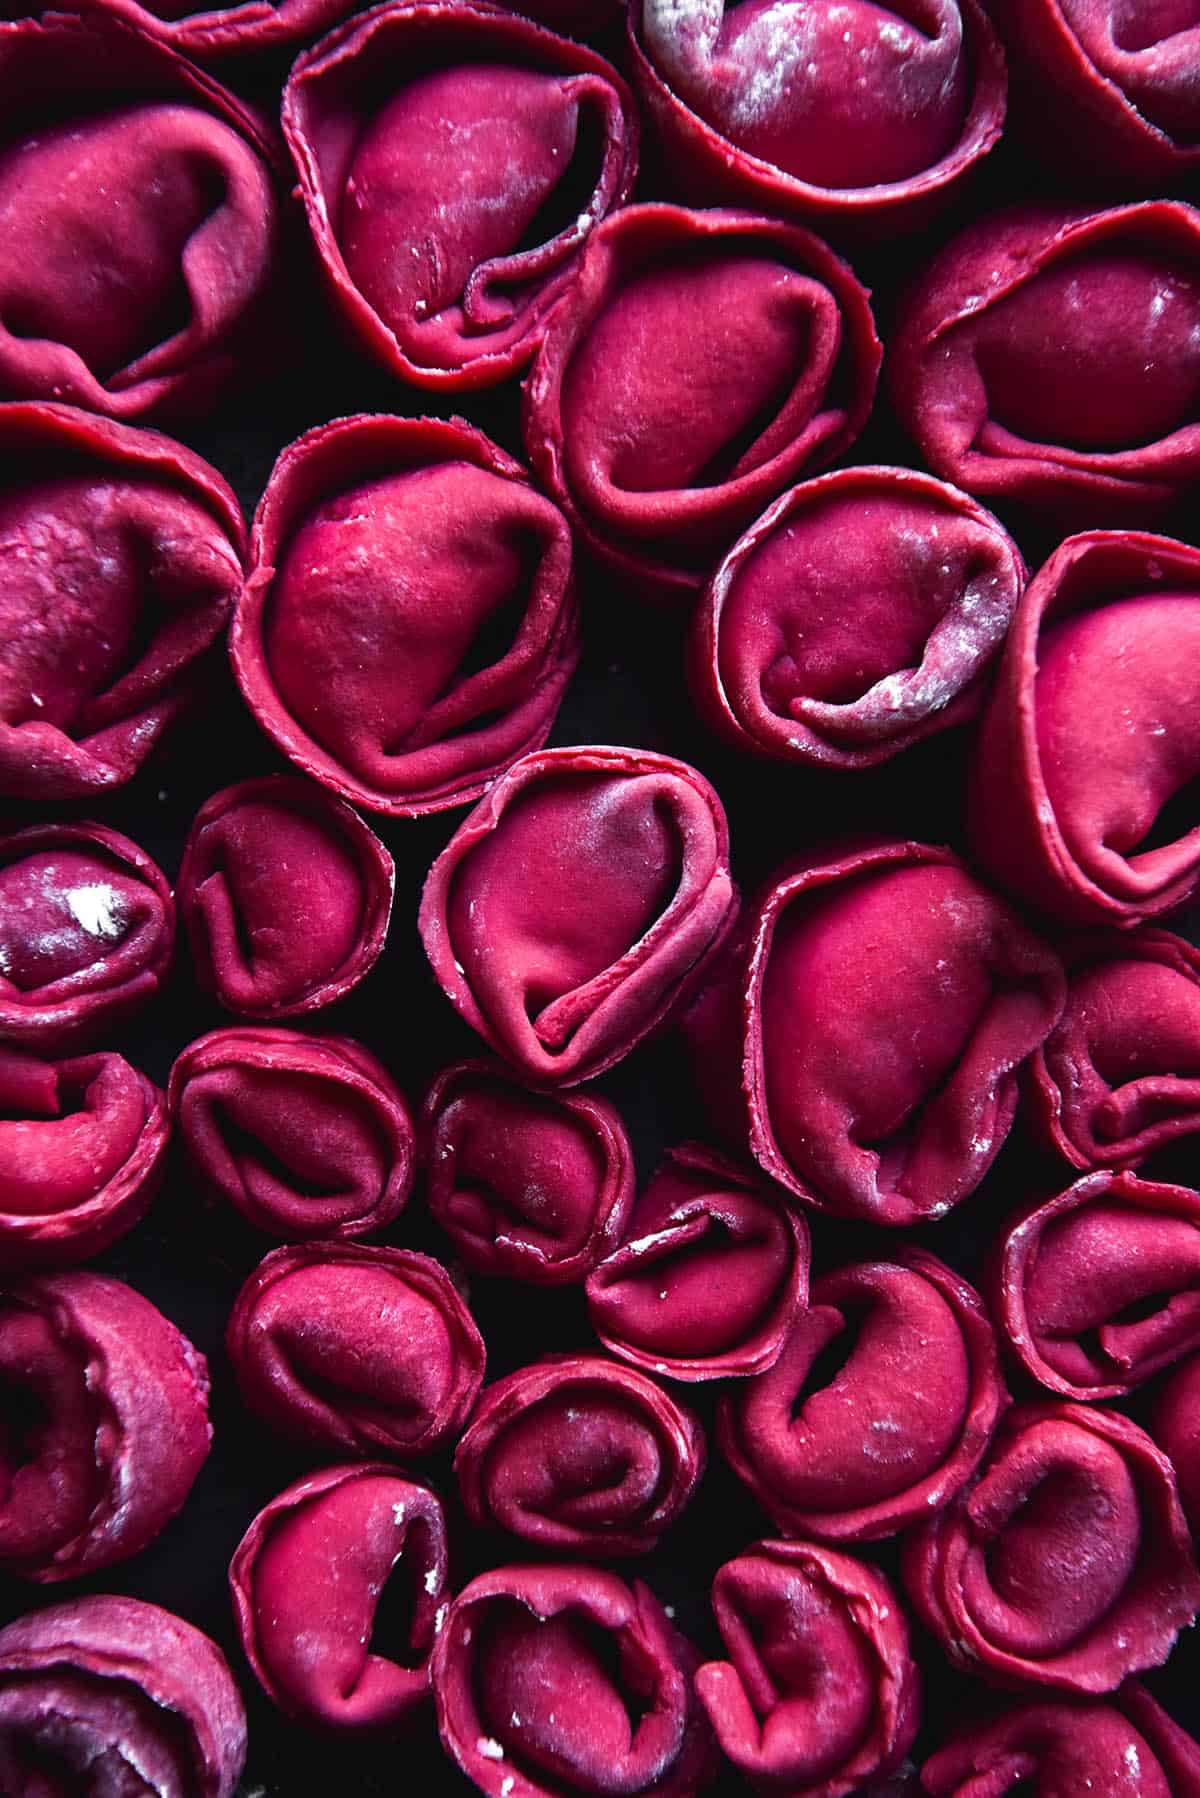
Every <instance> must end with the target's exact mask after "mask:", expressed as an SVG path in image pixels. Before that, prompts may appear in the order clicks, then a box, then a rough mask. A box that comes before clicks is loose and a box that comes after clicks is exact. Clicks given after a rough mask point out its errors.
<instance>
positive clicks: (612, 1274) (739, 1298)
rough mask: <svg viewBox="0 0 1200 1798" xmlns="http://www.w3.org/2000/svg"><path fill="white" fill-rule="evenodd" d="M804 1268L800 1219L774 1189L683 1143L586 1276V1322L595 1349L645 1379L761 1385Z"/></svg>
mask: <svg viewBox="0 0 1200 1798" xmlns="http://www.w3.org/2000/svg"><path fill="white" fill-rule="evenodd" d="M808 1263H809V1240H808V1228H807V1226H806V1224H805V1222H804V1218H803V1217H802V1215H801V1214H800V1211H799V1209H798V1208H797V1207H795V1206H793V1205H792V1204H791V1203H790V1202H789V1201H788V1199H787V1198H786V1197H785V1195H784V1194H783V1193H782V1192H781V1191H780V1190H779V1189H778V1188H777V1187H772V1186H769V1185H768V1184H767V1182H766V1181H765V1180H762V1179H761V1178H758V1179H756V1178H755V1177H754V1176H753V1175H752V1174H750V1173H748V1172H747V1171H746V1169H745V1168H742V1167H739V1166H737V1165H736V1164H735V1163H733V1162H731V1161H728V1160H727V1159H726V1158H725V1157H724V1156H723V1155H717V1154H715V1153H714V1152H713V1151H712V1150H710V1149H707V1148H705V1147H704V1145H703V1144H702V1143H683V1144H681V1145H680V1146H679V1147H678V1148H676V1149H673V1150H672V1151H671V1152H670V1154H669V1155H667V1157H666V1158H665V1160H664V1161H663V1162H662V1164H661V1165H660V1166H659V1167H658V1168H657V1169H656V1170H655V1173H654V1175H653V1176H652V1178H651V1179H650V1181H649V1183H648V1184H647V1186H646V1187H645V1188H644V1189H643V1191H642V1192H641V1193H639V1195H638V1198H637V1201H636V1203H635V1204H634V1207H633V1211H632V1214H631V1216H630V1218H629V1222H628V1226H627V1228H626V1231H625V1234H624V1237H623V1239H622V1241H621V1243H620V1245H619V1246H618V1247H617V1248H616V1249H615V1250H614V1251H613V1252H612V1253H611V1254H609V1255H608V1256H607V1258H606V1259H605V1260H603V1261H601V1262H600V1264H599V1265H598V1266H597V1267H596V1268H595V1269H594V1270H593V1272H592V1273H591V1274H590V1275H589V1277H588V1283H587V1300H588V1315H589V1316H590V1318H591V1320H592V1327H593V1329H594V1330H595V1331H596V1334H597V1335H598V1336H599V1338H600V1340H601V1342H603V1344H604V1346H605V1348H607V1349H609V1350H611V1351H612V1353H613V1354H614V1355H619V1356H620V1357H621V1359H622V1360H623V1361H629V1362H632V1364H633V1365H634V1366H635V1367H641V1368H644V1369H645V1370H646V1371H647V1372H648V1373H658V1374H665V1375H668V1376H669V1377H670V1378H671V1379H675V1380H689V1381H694V1380H720V1379H727V1378H729V1377H730V1376H731V1375H738V1374H755V1373H761V1372H762V1371H763V1369H764V1368H767V1367H770V1365H771V1363H772V1362H773V1361H774V1360H775V1359H776V1358H777V1356H778V1354H779V1352H780V1349H781V1348H782V1346H783V1343H784V1341H785V1339H786V1337H787V1334H788V1331H789V1330H790V1328H791V1326H792V1323H793V1321H794V1320H795V1317H796V1315H797V1313H798V1312H799V1311H801V1310H802V1309H803V1307H804V1304H805V1302H806V1299H807V1295H808Z"/></svg>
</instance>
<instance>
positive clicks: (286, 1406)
mask: <svg viewBox="0 0 1200 1798" xmlns="http://www.w3.org/2000/svg"><path fill="white" fill-rule="evenodd" d="M225 1342H226V1347H227V1349H228V1352H229V1359H230V1361H231V1362H232V1364H233V1370H234V1373H235V1374H236V1376H237V1381H238V1385H239V1387H240V1389H241V1393H242V1397H243V1399H244V1400H245V1402H246V1404H247V1405H248V1407H249V1408H250V1410H252V1411H253V1412H255V1414H256V1415H257V1416H259V1417H261V1418H262V1419H263V1420H264V1422H266V1423H268V1424H270V1425H271V1426H272V1427H273V1428H275V1429H277V1430H280V1431H281V1432H282V1433H283V1434H285V1435H287V1436H290V1437H292V1438H293V1439H294V1440H296V1441H299V1442H302V1443H304V1444H305V1445H306V1446H309V1447H311V1448H314V1449H315V1450H317V1451H318V1452H321V1451H324V1452H325V1453H326V1454H328V1453H330V1452H334V1453H339V1454H346V1455H367V1456H371V1457H377V1456H386V1457H387V1458H388V1459H389V1460H393V1459H394V1460H397V1461H407V1460H410V1459H414V1458H416V1457H418V1456H423V1455H428V1454H432V1453H433V1452H434V1451H435V1450H436V1449H438V1448H440V1447H442V1446H443V1445H445V1444H447V1443H449V1442H452V1441H453V1440H454V1438H455V1437H456V1436H458V1434H459V1432H460V1431H461V1430H462V1427H463V1425H464V1424H465V1423H466V1420H467V1418H468V1417H469V1416H470V1414H471V1411H472V1409H473V1407H474V1404H475V1400H476V1398H477V1397H478V1396H479V1387H480V1384H481V1382H482V1380H483V1368H484V1347H483V1338H482V1337H481V1336H480V1334H479V1331H478V1329H477V1328H476V1326H475V1321H474V1319H473V1318H472V1316H471V1313H470V1311H468V1309H467V1307H466V1304H465V1303H464V1301H463V1299H462V1298H461V1297H460V1295H459V1293H458V1291H457V1290H456V1288H455V1287H454V1285H453V1283H452V1281H451V1279H450V1276H449V1274H448V1273H447V1272H446V1270H445V1268H444V1267H442V1265H441V1263H440V1262H437V1261H434V1260H432V1259H431V1258H430V1257H429V1256H428V1255H418V1254H417V1253H416V1252H415V1251H414V1250H412V1249H396V1248H390V1247H371V1248H365V1247H363V1246H362V1245H361V1244H359V1243H339V1242H315V1243H307V1244H305V1245H303V1246H302V1247H299V1248H285V1249H276V1250H275V1251H274V1253H273V1254H270V1255H268V1256H267V1257H266V1259H265V1260H263V1261H261V1262H260V1263H259V1265H258V1267H257V1268H255V1270H254V1272H253V1273H252V1274H251V1276H250V1278H249V1279H248V1280H247V1281H246V1283H245V1285H244V1286H243V1287H242V1290H241V1291H240V1292H239V1294H238V1297H237V1302H236V1304H235V1305H234V1308H233V1312H232V1314H231V1316H230V1319H229V1327H228V1329H227V1331H226V1336H225Z"/></svg>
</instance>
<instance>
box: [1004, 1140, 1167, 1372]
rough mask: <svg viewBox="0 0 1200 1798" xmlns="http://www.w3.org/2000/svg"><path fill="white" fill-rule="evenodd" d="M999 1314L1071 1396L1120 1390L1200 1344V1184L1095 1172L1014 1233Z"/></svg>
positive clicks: (1028, 1364) (1017, 1342) (1022, 1348)
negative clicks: (1192, 1186) (1199, 1187)
mask: <svg viewBox="0 0 1200 1798" xmlns="http://www.w3.org/2000/svg"><path fill="white" fill-rule="evenodd" d="M993 1274H994V1280H993V1284H994V1287H995V1293H996V1304H995V1312H996V1316H997V1319H998V1321H999V1323H1000V1325H1001V1327H1002V1328H1003V1330H1004V1332H1005V1334H1006V1335H1007V1337H1008V1339H1009V1342H1010V1343H1011V1344H1012V1346H1013V1348H1014V1349H1015V1350H1016V1353H1017V1355H1018V1357H1019V1358H1020V1360H1021V1362H1022V1364H1023V1365H1024V1367H1025V1368H1026V1370H1027V1371H1028V1372H1029V1373H1031V1374H1032V1375H1033V1377H1034V1379H1035V1380H1037V1381H1039V1383H1040V1384H1041V1385H1043V1386H1047V1387H1049V1389H1050V1390H1051V1391H1052V1392H1061V1393H1064V1394H1065V1395H1066V1396H1067V1397H1068V1398H1077V1399H1093V1398H1119V1397H1121V1396H1122V1395H1123V1394H1124V1393H1127V1392H1129V1391H1131V1390H1132V1389H1133V1387H1135V1386H1138V1385H1140V1384H1141V1382H1142V1381H1143V1380H1147V1379H1149V1377H1150V1375H1151V1374H1154V1373H1157V1372H1158V1371H1159V1370H1160V1368H1163V1367H1169V1366H1170V1365H1171V1363H1172V1362H1173V1361H1178V1360H1179V1359H1180V1358H1181V1357H1182V1356H1183V1355H1186V1354H1188V1353H1189V1351H1191V1350H1193V1349H1197V1348H1200V1193H1196V1192H1191V1191H1189V1190H1188V1189H1187V1188H1186V1187H1183V1186H1162V1185H1159V1184H1157V1183H1152V1182H1150V1181H1148V1180H1139V1179H1138V1178H1137V1177H1136V1175H1134V1174H1130V1173H1109V1172H1099V1173H1094V1174H1087V1175H1085V1176H1084V1178H1083V1179H1082V1180H1077V1181H1076V1182H1075V1184H1074V1186H1071V1187H1069V1188H1068V1189H1067V1191H1066V1192H1063V1193H1060V1194H1059V1195H1058V1196H1057V1197H1056V1198H1053V1199H1049V1200H1047V1202H1046V1203H1045V1204H1041V1205H1038V1206H1036V1207H1035V1208H1034V1209H1033V1210H1031V1211H1029V1212H1028V1213H1027V1214H1026V1215H1025V1216H1024V1217H1022V1218H1021V1219H1020V1221H1019V1222H1017V1223H1016V1224H1014V1225H1013V1227H1012V1228H1011V1229H1010V1230H1009V1232H1008V1233H1007V1235H1006V1236H1005V1237H1004V1238H1003V1241H1002V1242H1001V1244H1000V1246H999V1251H998V1254H997V1256H996V1265H995V1268H994V1270H993Z"/></svg>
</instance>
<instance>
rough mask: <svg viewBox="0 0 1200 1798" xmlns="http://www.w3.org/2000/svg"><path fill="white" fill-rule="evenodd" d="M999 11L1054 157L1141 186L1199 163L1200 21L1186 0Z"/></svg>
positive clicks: (1094, 1) (1071, 0)
mask: <svg viewBox="0 0 1200 1798" xmlns="http://www.w3.org/2000/svg"><path fill="white" fill-rule="evenodd" d="M992 12H993V15H994V17H995V19H996V22H997V23H998V24H999V26H1000V27H1001V29H1002V31H1003V32H1004V34H1005V38H1006V48H1007V50H1008V55H1009V62H1010V66H1011V68H1012V71H1013V74H1014V77H1015V78H1016V79H1017V80H1018V81H1019V82H1020V83H1021V85H1022V88H1023V89H1024V90H1025V91H1026V92H1027V93H1028V95H1029V96H1030V99H1031V101H1032V106H1033V108H1035V109H1036V112H1037V118H1038V121H1039V124H1041V125H1042V126H1043V127H1044V126H1046V125H1049V127H1050V128H1051V130H1052V131H1053V132H1054V138H1053V148H1054V150H1055V151H1056V152H1058V153H1060V154H1061V151H1062V149H1063V148H1064V145H1065V147H1066V149H1067V154H1068V156H1069V157H1070V160H1071V162H1072V163H1074V164H1075V165H1076V166H1078V167H1085V166H1086V167H1087V168H1088V170H1089V172H1093V171H1094V170H1095V169H1096V168H1097V167H1100V168H1102V169H1103V170H1105V171H1106V172H1108V173H1110V174H1114V175H1117V176H1120V177H1122V178H1124V179H1125V180H1127V181H1129V180H1135V181H1137V183H1138V184H1139V186H1143V187H1145V186H1155V185H1157V184H1159V183H1161V182H1165V181H1171V180H1179V179H1181V178H1182V177H1184V176H1186V175H1187V174H1188V173H1190V172H1191V171H1193V170H1194V169H1195V168H1196V166H1197V164H1198V163H1200V144H1198V142H1197V138H1198V136H1200V99H1198V98H1197V94H1196V84H1195V69H1196V58H1197V56H1198V55H1200V32H1198V31H1197V26H1198V25H1200V19H1198V18H1197V15H1196V11H1195V8H1194V7H1191V6H1189V5H1188V4H1187V0H1184V4H1182V5H1181V4H1179V0H1137V4H1136V5H1130V4H1128V0H992Z"/></svg>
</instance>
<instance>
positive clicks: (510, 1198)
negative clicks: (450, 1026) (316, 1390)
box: [425, 1061, 634, 1286]
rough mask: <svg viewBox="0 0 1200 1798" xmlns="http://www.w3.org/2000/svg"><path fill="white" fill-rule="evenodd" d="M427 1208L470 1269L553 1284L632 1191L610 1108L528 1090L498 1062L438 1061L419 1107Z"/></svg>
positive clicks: (620, 1212)
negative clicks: (443, 1064) (440, 1068)
mask: <svg viewBox="0 0 1200 1798" xmlns="http://www.w3.org/2000/svg"><path fill="white" fill-rule="evenodd" d="M425 1129H426V1135H427V1138H428V1142H427V1159H428V1168H427V1199H428V1204H429V1210H430V1213H431V1215H432V1216H433V1217H434V1218H435V1219H436V1221H437V1222H438V1223H439V1224H440V1225H441V1227H442V1229H443V1230H445V1231H446V1233H447V1235H448V1236H449V1237H450V1238H451V1240H452V1241H453V1243H454V1247H455V1249H456V1250H457V1252H458V1254H459V1255H461V1256H462V1259H463V1260H464V1261H465V1262H466V1264H467V1266H468V1267H470V1268H471V1269H472V1270H473V1271H474V1272H476V1273H481V1274H501V1275H504V1276H505V1277H506V1278H508V1279H510V1280H528V1281H530V1282H531V1283H532V1284H534V1285H539V1286H557V1285H566V1284H570V1283H571V1282H572V1281H578V1280H581V1279H583V1277H584V1276H585V1275H586V1274H587V1273H588V1272H589V1271H590V1270H591V1269H592V1268H593V1267H595V1266H596V1264H597V1262H598V1261H600V1260H601V1259H602V1258H603V1257H604V1256H605V1255H608V1254H610V1253H611V1252H612V1250H613V1249H614V1248H615V1247H616V1246H617V1244H618V1243H619V1242H620V1240H621V1237H622V1235H623V1234H624V1231H625V1226H626V1224H627V1222H628V1219H629V1213H630V1209H631V1207H632V1205H633V1197H634V1167H633V1149H632V1147H631V1145H630V1142H629V1138H628V1136H627V1135H626V1133H625V1126H624V1125H623V1124H622V1122H621V1119H620V1116H619V1115H618V1113H617V1112H616V1110H615V1109H614V1107H613V1106H612V1105H610V1104H609V1102H608V1100H607V1099H602V1098H600V1097H598V1096H597V1095H595V1094H592V1093H574V1094H571V1095H569V1096H568V1095H562V1096H552V1095H550V1094H547V1093H532V1092H529V1091H527V1090H526V1088H525V1087H523V1086H521V1085H520V1084H519V1083H518V1081H516V1080H515V1079H514V1078H513V1076H512V1075H511V1074H510V1073H509V1072H508V1070H507V1069H506V1068H504V1067H502V1066H500V1065H499V1064H494V1063H489V1062H484V1061H476V1062H470V1061H467V1062H460V1063H459V1064H458V1065H457V1066H455V1067H452V1068H446V1069H445V1071H444V1072H443V1073H441V1074H439V1075H438V1077H437V1079H436V1080H435V1081H434V1083H433V1086H432V1087H431V1088H430V1091H429V1097H428V1099H427V1100H426V1103H425Z"/></svg>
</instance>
